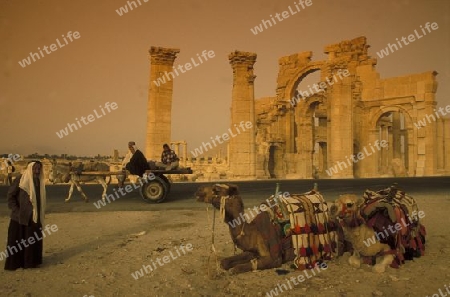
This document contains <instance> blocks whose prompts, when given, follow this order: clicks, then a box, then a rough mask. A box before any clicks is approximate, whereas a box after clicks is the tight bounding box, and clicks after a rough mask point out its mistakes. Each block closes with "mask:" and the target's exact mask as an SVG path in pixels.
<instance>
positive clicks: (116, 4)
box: [0, 0, 450, 155]
mask: <svg viewBox="0 0 450 297" xmlns="http://www.w3.org/2000/svg"><path fill="white" fill-rule="evenodd" d="M295 1H296V0H271V1H269V0H260V1H256V0H255V1H249V0H231V1H230V0H227V1H217V0H185V1H181V0H148V1H147V2H145V0H140V2H141V5H140V6H139V7H137V8H134V9H133V10H132V11H129V12H128V13H125V14H123V15H122V16H119V15H118V14H117V12H116V10H117V9H119V8H120V7H121V6H124V5H126V4H127V1H125V0H107V1H106V0H98V1H93V0H89V1H86V0H82V1H67V0H39V1H36V0H24V1H9V0H0V42H1V47H0V64H1V73H0V78H1V79H0V123H1V127H2V128H1V130H0V153H19V154H29V153H34V152H38V153H49V154H54V153H56V154H61V153H68V154H76V155H95V154H97V153H100V154H112V151H113V149H119V150H120V152H121V153H123V152H125V150H126V145H127V142H128V141H129V140H135V141H136V142H137V144H138V146H139V147H141V148H142V149H143V148H144V147H145V133H146V121H147V112H146V110H147V100H148V97H147V96H148V87H149V59H148V50H149V48H150V46H163V47H176V48H180V49H181V52H180V54H179V55H178V58H177V59H176V60H175V65H178V64H184V63H186V62H189V61H190V59H191V58H192V57H196V54H197V53H201V52H202V51H204V50H213V51H214V52H215V57H214V58H213V59H211V60H209V61H207V62H205V63H203V64H202V65H200V66H198V67H195V68H193V69H192V70H190V71H188V72H186V73H184V74H181V75H180V76H178V77H176V78H175V79H174V94H173V110H172V140H186V141H187V142H188V144H189V149H194V148H195V147H198V146H199V145H200V144H201V142H202V141H208V140H209V139H210V137H211V136H215V135H217V134H219V135H220V134H223V133H224V132H226V131H227V129H228V127H229V122H230V105H231V91H232V69H231V66H230V64H229V62H228V54H229V53H230V52H232V51H234V50H242V51H250V52H255V53H257V54H258V58H257V62H256V64H255V74H256V75H257V78H256V81H255V97H256V98H259V97H264V96H274V95H275V88H276V79H277V74H278V59H279V58H280V57H282V56H285V55H290V54H293V53H297V52H302V51H313V60H322V59H324V58H325V54H323V49H324V47H325V46H326V45H328V44H332V43H338V42H340V41H341V40H349V39H353V38H356V37H358V36H366V37H367V42H368V44H370V45H371V48H370V49H369V54H370V55H371V56H372V57H376V56H377V55H376V52H377V51H379V50H380V49H382V48H385V47H386V46H387V44H388V43H394V42H395V41H396V40H395V39H396V38H399V39H400V38H401V37H402V36H407V35H409V34H412V33H413V32H414V30H419V29H420V26H421V25H422V26H424V25H425V23H427V22H436V23H437V24H438V26H439V29H438V30H435V31H432V32H431V33H429V34H427V35H426V36H423V37H422V38H421V39H419V40H416V41H415V42H412V43H410V44H409V45H407V46H404V47H403V48H402V49H400V50H398V51H396V52H394V53H392V54H390V55H389V56H388V57H385V58H383V59H378V65H377V70H378V72H379V73H380V74H381V77H382V78H387V77H391V76H401V75H408V74H412V73H421V72H425V71H433V70H435V71H437V72H438V73H439V74H438V76H437V79H438V82H439V87H438V93H437V101H438V105H439V106H445V105H447V104H450V85H449V81H450V79H449V78H450V58H449V57H450V1H448V0H431V1H430V0H412V1H408V0H387V1H386V0H338V1H330V0H326V1H325V0H321V1H319V0H312V3H313V4H312V5H311V6H310V7H307V8H306V9H304V10H302V11H300V12H299V13H297V14H295V15H291V16H290V17H289V18H287V19H285V20H284V21H282V22H278V23H277V24H276V25H275V26H273V27H271V28H269V29H267V30H264V31H263V32H262V33H260V34H258V35H254V34H253V33H252V32H251V31H250V29H251V28H253V27H255V26H257V25H259V24H260V23H261V20H262V19H265V20H267V19H269V16H270V15H271V14H272V15H274V14H275V13H281V12H282V11H284V10H287V9H288V6H291V7H294V2H295ZM136 3H137V0H136ZM138 5H139V4H138ZM69 31H72V32H75V31H78V32H79V35H80V36H79V38H78V39H73V41H72V42H71V41H70V40H67V41H68V43H67V44H65V43H64V41H63V39H62V35H65V36H66V35H67V33H68V32H69ZM419 32H420V31H419ZM56 39H59V40H60V42H61V43H62V45H64V47H61V48H57V50H56V51H53V52H52V51H51V50H50V49H48V51H49V52H50V53H49V54H47V53H45V52H43V57H42V58H41V59H40V60H37V61H36V62H31V64H30V65H28V66H26V67H24V68H23V67H21V66H20V65H19V63H18V62H19V61H22V59H25V58H27V57H28V56H29V55H30V52H35V53H36V52H38V47H40V48H41V50H42V49H43V47H44V46H50V45H51V44H53V43H56ZM106 102H115V103H116V104H117V109H115V110H112V109H110V110H111V112H109V113H108V111H107V110H106V109H104V110H105V115H102V114H101V109H100V107H99V106H102V107H103V106H104V105H105V103H106ZM94 110H96V111H97V113H98V114H99V115H100V116H102V117H101V118H94V120H93V121H92V122H90V123H89V124H88V125H84V124H81V126H82V127H81V128H79V129H78V131H74V132H72V133H69V135H68V136H64V137H63V138H59V137H58V136H57V135H56V132H59V131H60V130H61V129H63V128H66V127H67V123H74V122H75V119H76V118H78V119H80V118H81V117H82V116H84V117H87V116H88V115H89V114H93V113H94ZM91 120H92V118H91Z"/></svg>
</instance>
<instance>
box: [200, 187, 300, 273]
mask: <svg viewBox="0 0 450 297" xmlns="http://www.w3.org/2000/svg"><path fill="white" fill-rule="evenodd" d="M195 195H196V197H197V201H199V202H205V203H212V205H213V206H214V207H215V208H217V209H221V212H224V213H223V215H224V220H225V222H226V223H228V225H229V229H230V234H231V238H232V240H233V242H234V244H235V245H236V247H238V248H240V249H241V250H243V251H244V252H243V253H241V254H239V255H235V256H232V257H227V258H225V259H223V260H222V261H221V266H222V268H223V269H225V270H229V271H230V272H231V273H243V272H248V271H252V270H261V269H269V268H276V267H280V266H281V264H283V263H286V262H289V261H292V260H294V258H295V255H294V251H293V248H292V242H291V239H290V237H284V238H283V236H282V230H281V226H280V225H279V224H278V223H275V222H272V220H271V218H270V215H269V214H268V212H267V211H262V212H260V213H259V214H258V215H257V216H256V217H255V218H254V219H253V221H252V222H251V223H247V222H243V223H242V224H236V223H235V222H236V221H237V220H238V219H239V216H242V214H243V213H244V203H243V202H242V198H241V196H240V195H239V193H238V187H237V186H236V185H232V184H228V185H224V184H217V185H214V186H202V187H200V188H199V189H198V190H197V192H196V194H195ZM239 222H240V220H239ZM233 226H234V227H233Z"/></svg>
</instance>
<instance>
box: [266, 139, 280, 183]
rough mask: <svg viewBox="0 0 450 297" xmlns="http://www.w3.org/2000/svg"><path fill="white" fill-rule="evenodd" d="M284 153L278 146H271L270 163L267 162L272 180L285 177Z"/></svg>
mask: <svg viewBox="0 0 450 297" xmlns="http://www.w3.org/2000/svg"><path fill="white" fill-rule="evenodd" d="M281 160H283V151H282V149H281V148H280V147H279V146H277V145H271V146H269V161H268V162H267V170H268V172H269V177H270V178H282V177H283V163H282V162H281Z"/></svg>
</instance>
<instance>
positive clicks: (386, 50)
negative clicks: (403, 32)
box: [377, 22, 439, 59]
mask: <svg viewBox="0 0 450 297" xmlns="http://www.w3.org/2000/svg"><path fill="white" fill-rule="evenodd" d="M425 28H426V29H427V31H428V33H431V29H433V30H437V29H439V26H438V24H437V23H436V22H433V23H431V24H430V22H427V23H426V24H425ZM430 28H431V29H430ZM420 29H422V33H423V35H420V33H419V32H417V29H416V30H414V34H409V35H408V41H409V42H407V41H406V37H405V36H402V38H400V39H401V40H402V42H403V44H404V45H408V44H410V43H412V42H414V41H416V37H417V39H420V38H422V37H424V36H425V35H427V32H426V31H425V29H424V28H423V27H422V25H420ZM395 40H397V44H398V46H399V47H400V48H403V46H402V43H401V42H400V40H398V38H395ZM397 44H395V43H394V44H390V43H388V46H387V47H386V48H384V49H382V50H380V51H379V52H377V55H378V57H380V59H382V58H384V57H387V56H389V54H390V53H389V50H391V53H394V49H395V51H398V50H399V48H398V47H397Z"/></svg>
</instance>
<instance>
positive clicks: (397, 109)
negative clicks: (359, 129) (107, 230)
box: [369, 106, 416, 176]
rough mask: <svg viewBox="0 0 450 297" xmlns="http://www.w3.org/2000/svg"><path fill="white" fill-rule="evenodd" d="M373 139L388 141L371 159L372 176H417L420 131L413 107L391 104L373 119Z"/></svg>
mask: <svg viewBox="0 0 450 297" xmlns="http://www.w3.org/2000/svg"><path fill="white" fill-rule="evenodd" d="M369 125H370V132H369V143H370V144H373V143H375V142H376V141H377V140H378V141H382V140H384V141H386V142H387V147H385V148H381V149H380V150H379V151H377V152H376V153H375V154H374V158H372V159H371V160H370V161H371V162H370V163H371V165H370V167H371V169H372V173H371V174H372V176H380V175H381V176H405V175H409V176H414V172H415V165H414V164H415V157H414V155H415V141H414V139H415V138H416V135H415V134H416V132H415V130H414V129H413V121H412V116H411V114H410V111H408V110H407V109H406V108H405V107H402V106H387V107H383V108H381V109H380V110H378V111H377V112H376V113H374V114H373V116H372V118H371V119H370V124H369Z"/></svg>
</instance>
